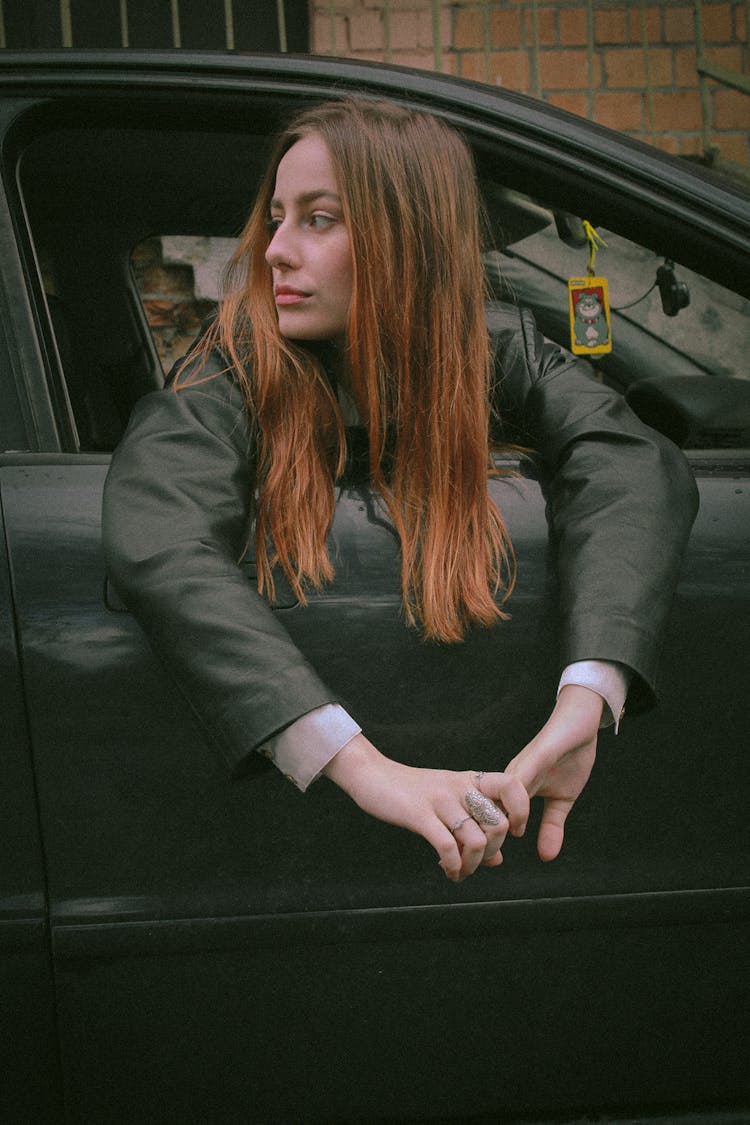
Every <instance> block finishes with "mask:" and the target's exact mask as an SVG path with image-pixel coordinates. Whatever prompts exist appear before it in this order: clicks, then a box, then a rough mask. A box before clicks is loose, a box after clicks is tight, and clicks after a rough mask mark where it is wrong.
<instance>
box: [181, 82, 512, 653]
mask: <svg viewBox="0 0 750 1125" xmlns="http://www.w3.org/2000/svg"><path fill="white" fill-rule="evenodd" d="M311 134H314V135H317V136H320V137H321V138H322V139H323V141H324V142H325V144H326V145H327V147H328V150H329V153H330V156H331V160H332V163H333V167H334V170H335V174H336V179H337V182H338V188H339V194H340V197H341V202H342V211H343V218H344V222H345V223H346V226H347V230H348V233H349V239H350V244H351V252H352V259H353V292H352V298H351V304H350V308H349V319H348V328H347V334H346V346H345V349H344V378H345V379H347V380H348V382H349V384H350V389H351V391H352V394H353V396H354V399H355V401H356V403H357V407H358V410H359V413H360V417H361V420H362V422H363V424H364V425H365V427H366V429H367V432H368V435H369V453H370V477H371V482H372V485H373V487H374V488H375V489H376V490H377V491H379V492H380V493H381V495H382V497H383V499H384V501H385V503H386V505H387V507H388V510H389V513H390V517H391V519H392V521H393V525H394V527H395V529H396V531H397V533H398V536H399V539H400V542H401V591H402V599H403V606H404V613H405V617H406V619H407V621H408V623H409V624H411V625H414V624H420V625H421V627H422V629H423V632H424V635H425V636H426V637H427V638H431V639H435V640H440V641H458V640H460V639H461V638H462V637H463V636H464V634H465V631H466V629H467V627H468V626H470V625H472V624H481V625H490V624H492V623H494V622H496V621H497V620H498V619H499V618H503V617H505V616H507V615H506V614H505V613H504V612H503V610H502V609H501V608H500V605H499V604H498V603H499V602H502V601H504V600H505V599H506V598H507V596H508V594H509V593H510V591H511V589H512V587H513V583H514V580H515V558H514V555H513V549H512V545H511V542H510V538H509V536H508V533H507V531H506V528H505V525H504V523H503V520H502V517H501V515H500V513H499V511H498V509H497V507H496V506H495V504H494V503H493V502H492V500H491V499H490V498H489V496H488V494H487V477H488V474H492V473H493V471H494V469H493V461H492V458H491V455H490V444H489V411H490V392H491V386H490V382H491V367H492V365H491V355H490V343H489V338H488V333H487V327H486V321H485V315H484V296H485V287H484V282H483V278H484V271H483V268H482V261H481V237H480V227H481V213H482V212H481V203H480V198H479V192H478V187H477V183H476V175H475V170H474V165H473V161H472V157H471V155H470V152H469V150H468V147H467V145H466V144H465V143H464V141H463V140H462V139H461V137H460V136H459V135H458V134H457V133H456V131H455V130H454V129H452V128H451V127H450V126H448V125H446V124H445V123H443V122H442V121H440V120H439V119H438V118H436V117H434V116H432V115H429V114H427V113H422V112H418V111H413V110H410V109H406V108H403V107H401V106H399V105H397V104H396V103H392V102H386V101H379V100H378V101H369V100H366V99H364V98H349V99H345V100H341V101H331V102H326V103H324V104H322V105H319V106H317V107H315V108H312V109H308V110H306V111H305V112H303V113H302V114H301V115H300V116H298V117H297V118H296V120H295V121H294V122H293V123H292V124H291V125H290V126H289V127H288V128H287V129H286V130H285V132H284V133H283V134H282V135H281V137H280V138H279V140H278V143H277V146H276V150H275V152H274V154H273V157H272V159H271V161H270V164H269V167H268V169H267V172H266V175H265V177H264V179H263V181H262V183H261V186H260V190H259V193H258V196H257V200H256V203H255V206H254V208H253V210H252V213H251V215H250V218H249V220H248V222H247V224H246V226H245V229H244V231H243V233H242V235H241V238H240V241H239V244H238V246H237V249H236V251H235V253H234V254H233V256H232V258H231V259H230V261H229V263H228V266H227V270H226V275H225V293H224V297H223V301H222V303H221V307H220V310H219V313H218V316H217V318H216V320H215V322H214V323H213V325H212V327H211V329H210V330H209V331H208V333H207V334H206V335H205V336H204V337H203V339H202V341H201V344H200V349H201V351H202V352H203V354H204V355H207V354H208V352H209V351H210V350H211V349H212V348H213V347H215V346H218V347H219V348H220V349H221V350H222V351H223V353H224V355H225V356H226V357H227V358H228V360H229V362H230V363H231V365H232V368H233V369H234V371H235V372H236V374H237V377H238V379H239V381H240V385H241V388H242V392H243V395H244V398H245V401H246V405H247V410H248V415H249V418H250V424H251V427H252V430H253V437H254V445H255V458H256V479H255V486H256V495H255V497H254V502H253V517H254V521H255V553H256V560H257V567H258V588H259V590H260V591H261V592H263V591H264V590H265V591H267V592H268V594H269V596H270V597H271V599H273V596H274V583H273V577H272V567H273V566H274V564H275V563H276V562H278V563H279V564H280V565H281V567H282V568H283V570H284V572H285V573H286V575H287V577H288V579H289V581H290V583H291V585H292V588H293V589H294V591H295V594H296V596H297V597H298V599H299V600H300V601H301V602H302V603H303V604H304V602H305V590H304V588H305V585H307V584H311V585H312V586H313V587H320V586H321V585H322V584H324V583H325V582H327V581H329V580H330V579H332V577H333V573H334V572H333V567H332V564H331V560H330V558H329V555H328V551H327V547H326V536H327V532H328V530H329V527H330V525H331V521H332V519H333V514H334V506H335V491H334V483H335V480H336V479H337V477H339V476H340V475H341V474H342V472H343V469H344V466H345V461H346V434H345V429H344V424H343V421H342V415H341V411H340V409H339V406H338V402H337V399H336V395H335V393H334V391H333V390H332V388H331V385H330V382H329V380H328V378H327V376H326V373H325V371H324V369H323V366H322V364H321V362H320V359H319V358H318V356H317V355H316V349H315V348H314V346H313V347H312V348H310V347H309V346H307V347H306V346H305V345H304V344H303V343H302V342H295V341H293V340H289V339H285V338H284V337H283V336H282V335H281V334H280V332H279V327H278V319H277V314H276V308H275V304H274V298H273V285H272V278H271V270H270V268H269V266H268V264H267V263H266V260H265V253H266V250H267V247H268V245H269V242H270V238H271V234H270V233H269V226H268V221H269V214H270V201H271V199H272V197H273V194H274V185H275V179H276V170H277V168H278V165H279V163H280V161H281V159H282V157H283V156H284V154H285V153H286V152H288V150H289V149H290V148H291V147H292V145H294V144H295V143H296V142H297V141H298V140H301V139H302V138H303V137H308V136H310V135H311ZM179 385H180V381H179V379H178V380H177V383H176V386H177V388H178V389H179Z"/></svg>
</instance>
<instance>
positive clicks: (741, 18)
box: [733, 4, 747, 43]
mask: <svg viewBox="0 0 750 1125" xmlns="http://www.w3.org/2000/svg"><path fill="white" fill-rule="evenodd" d="M733 38H734V42H735V43H745V42H747V8H746V7H745V6H744V4H743V5H742V6H739V5H738V6H737V7H736V8H735V9H734V35H733Z"/></svg>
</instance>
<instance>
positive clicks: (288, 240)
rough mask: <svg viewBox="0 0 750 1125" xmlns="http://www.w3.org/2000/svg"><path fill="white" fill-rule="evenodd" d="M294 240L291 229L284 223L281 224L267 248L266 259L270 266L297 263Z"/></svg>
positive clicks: (293, 264) (291, 265) (292, 265)
mask: <svg viewBox="0 0 750 1125" xmlns="http://www.w3.org/2000/svg"><path fill="white" fill-rule="evenodd" d="M293 242H294V240H293V239H292V237H291V236H290V232H289V229H288V228H287V227H286V226H285V225H284V224H283V223H281V224H279V226H277V227H276V229H275V231H274V232H273V235H272V237H271V241H270V242H269V243H268V247H267V249H266V261H267V262H268V264H269V266H271V267H272V268H273V267H274V266H277V267H278V266H290V267H294V266H295V265H296V264H297V253H296V251H295V249H294V245H293Z"/></svg>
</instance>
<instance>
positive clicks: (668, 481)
mask: <svg viewBox="0 0 750 1125" xmlns="http://www.w3.org/2000/svg"><path fill="white" fill-rule="evenodd" d="M488 317H489V324H490V328H491V332H492V335H493V337H494V342H495V346H496V370H497V390H496V397H495V401H496V403H498V405H499V411H500V416H501V419H503V420H504V427H503V432H504V433H505V435H506V437H508V436H510V437H512V438H513V439H515V440H516V441H520V442H521V443H522V444H527V445H531V446H532V447H533V448H534V450H535V452H536V455H537V457H538V461H539V464H540V470H541V476H542V482H543V486H544V488H545V492H546V495H547V501H548V519H549V523H550V531H551V539H552V543H553V547H554V552H555V556H556V564H557V577H558V583H559V610H560V634H561V647H562V651H561V661H562V663H563V664H564V665H567V664H571V663H573V662H575V661H578V660H613V661H618V662H620V663H622V664H625V665H627V667H629V668H630V669H631V671H632V672H633V673H634V676H633V680H632V683H631V688H630V692H629V695H628V707H629V709H632V710H642V709H644V708H646V707H648V706H651V705H652V704H653V702H654V700H655V694H656V688H657V669H658V664H659V657H660V652H661V647H662V640H663V636H664V631H665V626H666V622H667V617H668V614H669V609H670V606H671V603H672V599H673V594H674V590H675V587H676V585H677V581H678V578H679V573H680V567H681V562H682V557H683V554H684V551H685V547H686V544H687V541H688V537H689V535H690V529H691V527H692V524H693V520H694V519H695V515H696V513H697V509H698V499H697V489H696V486H695V481H694V480H693V477H692V474H691V472H690V470H689V468H688V465H687V462H686V461H685V458H684V457H683V455H682V453H681V452H680V450H679V449H677V447H676V446H674V445H673V444H672V442H670V441H669V440H668V439H667V438H665V437H663V436H662V435H661V434H659V433H657V432H656V431H655V430H652V429H651V428H650V427H649V426H646V425H644V424H643V423H642V422H641V421H640V420H639V419H638V418H637V416H636V415H635V414H634V413H633V412H632V410H630V408H629V407H628V406H627V404H626V403H625V400H624V399H623V398H622V396H621V395H619V394H618V393H617V392H616V391H613V390H611V389H610V388H608V387H606V386H604V385H603V384H601V383H598V382H596V380H594V379H592V378H591V377H590V375H589V374H588V373H587V371H586V369H585V368H584V367H583V366H582V365H581V364H580V363H578V362H577V361H576V360H575V358H574V357H573V356H572V355H571V354H570V353H568V352H566V351H565V350H564V349H563V348H560V347H559V346H558V345H556V344H554V343H551V342H550V341H548V340H545V339H544V338H543V337H542V336H541V334H540V333H539V332H538V330H537V329H536V326H535V323H534V320H533V317H532V315H531V313H528V312H526V311H519V310H517V309H512V308H510V307H508V306H503V307H500V306H497V307H495V308H493V309H491V310H489V313H488Z"/></svg>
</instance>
